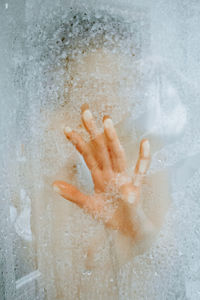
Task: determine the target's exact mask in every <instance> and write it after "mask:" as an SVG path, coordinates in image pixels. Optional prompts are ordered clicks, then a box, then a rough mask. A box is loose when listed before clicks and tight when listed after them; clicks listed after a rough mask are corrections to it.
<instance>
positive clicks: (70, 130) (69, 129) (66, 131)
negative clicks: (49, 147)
mask: <svg viewBox="0 0 200 300" xmlns="http://www.w3.org/2000/svg"><path fill="white" fill-rule="evenodd" d="M64 132H65V133H67V134H68V133H70V132H72V129H71V128H70V127H68V126H67V127H65V129H64Z"/></svg>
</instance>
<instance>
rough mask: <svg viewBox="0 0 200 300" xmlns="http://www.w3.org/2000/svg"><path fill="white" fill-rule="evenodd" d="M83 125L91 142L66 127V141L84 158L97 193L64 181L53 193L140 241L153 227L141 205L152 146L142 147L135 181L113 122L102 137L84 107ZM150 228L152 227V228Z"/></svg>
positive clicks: (107, 119)
mask: <svg viewBox="0 0 200 300" xmlns="http://www.w3.org/2000/svg"><path fill="white" fill-rule="evenodd" d="M81 116H82V121H83V124H84V127H85V129H86V130H87V132H88V133H89V135H90V142H89V143H86V142H85V141H84V139H83V138H82V137H81V136H80V135H79V134H78V133H77V132H76V131H74V130H71V129H70V128H69V127H66V128H65V130H64V133H65V135H66V137H67V139H68V140H69V141H70V142H71V143H72V144H73V145H74V146H75V147H76V149H77V150H78V151H79V153H80V154H81V155H82V156H83V158H84V160H85V162H86V165H87V166H88V168H89V170H90V172H91V176H92V179H93V183H94V193H93V194H92V195H86V194H84V193H82V192H81V191H79V190H78V189H77V188H76V187H75V186H73V185H71V184H68V183H66V182H64V181H55V182H54V183H53V187H54V190H55V191H56V192H58V193H59V194H60V195H61V196H62V197H64V198H65V199H67V200H69V201H71V202H73V203H75V204H77V205H78V206H79V207H81V208H83V209H84V210H85V211H87V212H88V213H89V214H91V215H92V216H93V217H94V218H95V219H99V220H102V221H103V222H104V224H105V226H106V227H109V228H112V229H114V230H117V231H119V232H120V233H122V234H124V235H127V236H130V237H132V238H134V239H137V238H140V237H141V234H142V233H143V231H144V227H145V226H146V227H149V228H150V227H151V225H152V224H151V222H150V221H149V220H148V219H147V217H146V216H145V214H144V212H143V209H142V206H141V203H140V190H141V185H142V181H143V176H144V175H145V173H146V171H147V169H148V167H149V163H150V144H149V141H148V140H147V139H143V140H142V141H141V143H140V151H139V157H138V160H137V163H136V167H135V171H134V176H133V179H132V178H130V177H129V176H128V175H127V172H126V168H127V163H126V157H125V152H124V149H123V147H122V146H121V144H120V141H119V139H118V136H117V133H116V131H115V128H114V125H113V122H112V120H111V118H110V117H109V116H105V117H104V119H103V125H104V132H103V133H100V132H99V129H98V128H97V126H96V122H95V120H94V118H93V116H92V113H91V112H90V110H89V107H88V105H83V107H82V114H81ZM149 225H150V226H149Z"/></svg>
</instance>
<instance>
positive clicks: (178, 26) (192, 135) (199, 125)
mask: <svg viewBox="0 0 200 300" xmlns="http://www.w3.org/2000/svg"><path fill="white" fill-rule="evenodd" d="M0 22H1V28H0V65H1V68H0V100H1V110H0V116H1V118H0V122H1V127H0V130H1V132H0V133H1V143H0V149H1V157H0V162H1V178H2V179H1V185H0V186H1V191H2V193H1V195H2V197H1V201H0V228H1V229H0V299H6V300H12V299H23V300H26V299H27V300H29V299H39V300H40V299H48V300H50V299H52V300H55V299H59V300H61V299H63V300H65V299H70V300H71V299H81V300H82V299H135V300H137V299H138V300H140V299H149V300H162V299H163V300H168V299H169V300H173V299H174V300H175V299H181V300H183V299H191V300H197V299H200V229H199V228H200V202H199V199H200V167H199V166H200V121H199V116H200V100H199V94H200V88H199V86H200V84H199V81H200V68H199V63H200V51H199V47H200V31H199V28H200V2H199V1H197V0H190V1H189V0H182V1H179V0H174V1H172V0H168V1H164V0H162V1H160V0H158V1H154V0H151V1H147V0H146V1H139V0H138V1H136V0H132V1H128V0H123V1H120V0H117V1H112V0H107V1H103V0H100V1H92V0H90V1H80V2H79V1H68V0H65V1H64V0H60V1H53V0H43V1H40V0H35V1H32V0H26V1H25V0H19V1H14V2H13V1H4V0H2V1H1V3H0ZM120 24H121V25H120ZM102 33H104V35H103V39H102ZM102 49H103V50H102ZM88 50H89V53H90V56H89V59H91V61H93V59H94V63H92V64H91V65H90V67H88V68H87V67H86V68H85V66H87V63H86V64H85V60H86V61H87V59H88V56H87V53H88V52H87V51H88ZM102 51H103V52H102ZM102 53H103V54H102ZM84 59H85V60H84ZM95 59H97V67H96V65H95V62H96V61H95ZM98 60H99V61H101V62H102V61H103V65H104V68H103V69H101V63H100V64H99V65H98ZM66 62H67V63H66ZM98 67H99V69H98ZM85 102H87V103H89V105H90V108H91V110H92V112H93V114H94V116H95V118H96V120H97V124H98V126H99V127H100V126H101V122H102V117H103V116H104V115H105V114H108V115H110V116H111V117H112V120H113V122H114V125H115V128H116V130H117V133H118V136H119V139H120V141H121V144H122V146H123V147H124V149H125V152H126V155H127V160H128V172H129V173H130V174H131V173H133V170H134V166H135V164H136V160H137V152H138V149H139V143H140V141H141V140H142V139H143V138H148V139H149V140H150V143H151V151H152V153H151V164H150V168H149V171H148V173H147V176H146V179H145V183H144V186H143V189H142V196H141V198H142V201H143V205H144V211H145V213H146V214H147V215H148V216H149V217H150V218H151V217H152V216H156V218H157V220H158V223H160V224H161V226H160V229H159V232H158V234H157V236H156V238H155V240H154V241H153V242H152V244H151V246H150V247H149V248H148V249H146V250H145V251H140V250H138V252H137V251H135V252H134V249H133V250H131V251H132V252H131V255H130V257H129V259H128V260H127V261H126V262H122V261H123V259H122V257H123V255H125V254H124V253H123V252H125V249H126V245H125V243H126V241H125V240H124V242H123V240H122V241H121V243H122V244H124V245H122V246H124V248H123V247H122V248H120V249H122V250H120V249H118V248H117V247H118V246H116V245H117V242H115V239H114V237H113V234H112V232H111V231H110V230H107V229H105V227H104V225H103V224H102V223H101V222H98V221H97V220H94V219H93V218H91V217H90V216H89V215H87V214H86V213H84V212H83V210H81V209H80V208H79V207H77V206H76V205H75V204H73V203H71V202H69V201H66V200H65V199H63V198H61V197H60V196H59V195H57V194H55V193H54V191H53V189H52V183H53V181H54V180H58V179H60V180H65V181H67V182H69V183H71V184H74V185H76V186H77V187H78V188H79V189H80V190H81V191H82V192H85V193H91V192H92V191H93V181H92V178H91V174H90V172H89V170H88V169H87V167H86V164H85V162H84V160H83V159H82V157H81V156H80V155H79V154H78V153H77V151H76V149H75V147H73V145H72V144H70V143H69V142H67V141H66V138H65V136H64V134H63V128H64V126H70V127H71V128H73V129H76V130H77V132H79V133H80V134H82V135H83V136H84V138H85V139H86V140H87V139H88V136H87V135H86V134H85V130H84V129H83V126H80V112H81V106H82V105H83V104H84V103H85ZM73 168H75V169H76V172H75V173H74V171H73V170H74V169H73ZM99 241H100V242H99ZM91 245H95V256H94V261H93V265H92V267H91V266H90V267H88V265H87V249H88V247H90V246H91ZM120 251H121V252H120Z"/></svg>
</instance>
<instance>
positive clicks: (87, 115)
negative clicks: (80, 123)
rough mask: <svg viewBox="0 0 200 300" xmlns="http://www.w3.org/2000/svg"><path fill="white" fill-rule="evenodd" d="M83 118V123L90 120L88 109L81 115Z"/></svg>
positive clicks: (90, 114)
mask: <svg viewBox="0 0 200 300" xmlns="http://www.w3.org/2000/svg"><path fill="white" fill-rule="evenodd" d="M83 118H84V120H85V121H89V120H91V119H92V113H91V111H90V110H89V109H86V110H85V111H84V113H83Z"/></svg>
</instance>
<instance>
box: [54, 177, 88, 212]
mask: <svg viewBox="0 0 200 300" xmlns="http://www.w3.org/2000/svg"><path fill="white" fill-rule="evenodd" d="M53 189H54V191H55V192H56V193H58V194H60V195H61V196H62V197H63V198H65V199H67V200H69V201H71V202H73V203H75V204H77V205H78V206H80V207H86V206H87V203H88V198H89V197H88V196H87V195H85V194H83V193H81V192H80V191H79V190H78V189H77V188H76V187H75V186H73V185H71V184H68V183H66V182H64V181H55V182H54V183H53Z"/></svg>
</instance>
